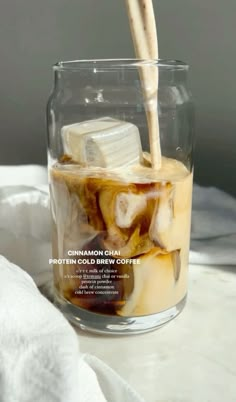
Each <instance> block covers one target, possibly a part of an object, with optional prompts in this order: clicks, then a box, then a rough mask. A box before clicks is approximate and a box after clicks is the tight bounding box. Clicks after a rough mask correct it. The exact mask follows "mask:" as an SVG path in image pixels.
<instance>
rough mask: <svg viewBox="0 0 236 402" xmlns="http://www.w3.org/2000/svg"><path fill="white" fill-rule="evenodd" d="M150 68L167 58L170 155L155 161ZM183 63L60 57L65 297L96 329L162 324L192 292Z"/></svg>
mask: <svg viewBox="0 0 236 402" xmlns="http://www.w3.org/2000/svg"><path fill="white" fill-rule="evenodd" d="M140 68H142V71H144V70H145V69H146V74H148V71H151V70H152V71H153V69H158V76H159V89H158V102H157V112H158V120H159V131H160V145H161V151H162V156H161V161H160V162H161V163H160V167H159V168H155V167H153V164H152V159H151V155H150V141H149V134H148V123H147V116H146V112H147V110H146V104H145V103H146V100H145V97H144V96H143V88H142V84H141V82H140ZM187 71H188V67H187V65H185V64H184V63H181V62H173V61H141V60H103V61H102V60H97V61H96V60H93V61H75V62H61V63H58V64H57V65H56V66H55V67H54V73H55V88H54V91H53V94H52V96H51V98H50V100H49V103H48V134H49V177H50V191H51V212H52V222H53V255H52V262H53V266H54V281H55V297H56V302H57V304H58V305H59V306H60V308H61V310H62V311H63V312H64V313H65V314H66V315H67V316H68V318H69V319H70V320H73V321H74V322H75V323H77V324H78V325H80V326H81V328H84V329H90V330H93V331H96V332H111V333H112V332H113V333H136V332H144V331H148V330H150V329H153V328H155V327H158V326H160V325H162V324H163V323H165V322H167V321H169V320H170V319H171V318H173V317H175V316H176V315H177V314H178V313H179V312H180V311H181V309H182V308H183V305H184V301H185V297H186V293H187V274H188V253H189V239H190V220H191V198H192V137H193V126H192V124H193V122H192V112H193V108H192V103H191V99H190V96H189V93H188V90H187V86H186V78H187Z"/></svg>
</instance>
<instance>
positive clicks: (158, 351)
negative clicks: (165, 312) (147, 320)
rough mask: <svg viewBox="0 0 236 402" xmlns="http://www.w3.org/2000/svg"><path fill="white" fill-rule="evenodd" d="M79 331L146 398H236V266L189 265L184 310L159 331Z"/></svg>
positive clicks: (171, 401) (84, 344) (156, 401)
mask: <svg viewBox="0 0 236 402" xmlns="http://www.w3.org/2000/svg"><path fill="white" fill-rule="evenodd" d="M78 334H79V338H80V347H81V351H82V352H86V353H91V354H94V355H96V356H97V357H99V358H101V359H102V360H104V361H105V362H106V363H107V364H109V365H110V366H111V367H112V368H113V369H115V370H116V371H117V372H118V373H119V374H120V375H121V376H123V377H124V378H125V379H126V380H127V381H128V382H129V383H130V384H131V386H132V387H134V388H135V389H136V390H137V391H138V392H139V393H140V395H141V396H143V397H144V398H145V401H146V402H235V401H236V267H231V268H230V267H228V268H227V267H225V268H223V267H218V268H217V267H203V266H191V267H190V275H189V296H188V301H187V305H186V307H185V309H184V311H183V312H182V313H181V314H180V315H179V316H178V317H177V318H176V319H175V320H173V321H172V322H170V323H169V324H167V325H166V326H164V327H162V328H161V329H159V330H157V331H154V332H150V333H147V334H144V335H136V336H125V337H120V336H114V337H112V336H99V335H92V334H88V333H84V332H82V331H78ZM94 402H96V401H94ZM121 402H125V401H121Z"/></svg>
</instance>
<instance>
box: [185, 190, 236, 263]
mask: <svg viewBox="0 0 236 402" xmlns="http://www.w3.org/2000/svg"><path fill="white" fill-rule="evenodd" d="M190 263H192V264H206V265H208V264H209V265H210V264H212V265H236V199H235V198H233V197H232V196H230V195H229V194H227V193H225V192H223V191H221V190H218V189H217V188H214V187H210V188H205V187H200V186H198V185H195V186H194V190H193V210H192V232H191V250H190Z"/></svg>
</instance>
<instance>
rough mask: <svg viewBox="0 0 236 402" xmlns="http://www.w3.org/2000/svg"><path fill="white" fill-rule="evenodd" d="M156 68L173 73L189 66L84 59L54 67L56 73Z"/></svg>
mask: <svg viewBox="0 0 236 402" xmlns="http://www.w3.org/2000/svg"><path fill="white" fill-rule="evenodd" d="M143 66H156V67H160V68H163V69H167V70H173V71H179V70H182V71H186V70H188V69H189V65H188V64H187V63H185V62H183V61H180V60H171V59H134V58H133V59H83V60H68V61H58V62H57V63H55V64H54V65H53V70H54V71H78V70H81V69H89V68H96V67H97V68H108V69H109V68H117V69H119V68H127V69H133V68H137V67H143Z"/></svg>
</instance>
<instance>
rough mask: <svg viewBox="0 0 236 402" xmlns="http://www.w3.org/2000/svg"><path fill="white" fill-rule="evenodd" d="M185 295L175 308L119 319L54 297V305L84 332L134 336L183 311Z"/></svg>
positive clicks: (155, 327)
mask: <svg viewBox="0 0 236 402" xmlns="http://www.w3.org/2000/svg"><path fill="white" fill-rule="evenodd" d="M186 299H187V295H186V296H185V297H184V298H183V299H182V300H181V301H180V302H179V303H178V304H176V306H174V307H171V308H169V309H168V310H164V311H161V312H160V313H157V314H151V315H145V316H136V317H119V316H111V315H105V314H97V313H93V312H90V311H88V310H85V309H83V308H80V307H78V306H75V305H74V304H72V303H70V302H69V301H68V300H65V299H62V298H61V297H60V296H59V295H58V294H56V295H55V304H56V305H57V306H58V307H59V309H60V310H61V312H62V313H63V314H64V315H65V316H66V318H67V319H68V320H69V321H70V322H71V323H72V324H74V325H76V326H78V327H79V328H80V329H82V330H84V331H89V332H93V333H96V334H107V335H111V334H114V335H135V334H142V333H145V332H149V331H153V330H155V329H157V328H160V327H161V326H162V325H164V324H166V323H167V322H168V321H170V320H172V319H173V318H175V317H176V316H177V315H178V314H179V313H181V311H182V310H183V308H184V306H185V304H186Z"/></svg>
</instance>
